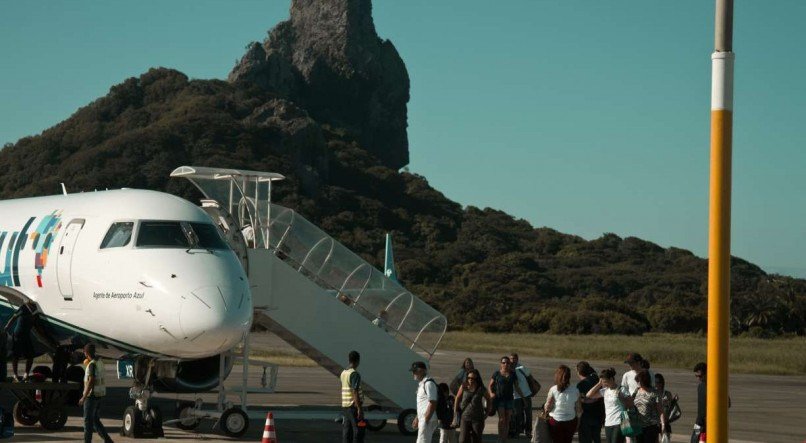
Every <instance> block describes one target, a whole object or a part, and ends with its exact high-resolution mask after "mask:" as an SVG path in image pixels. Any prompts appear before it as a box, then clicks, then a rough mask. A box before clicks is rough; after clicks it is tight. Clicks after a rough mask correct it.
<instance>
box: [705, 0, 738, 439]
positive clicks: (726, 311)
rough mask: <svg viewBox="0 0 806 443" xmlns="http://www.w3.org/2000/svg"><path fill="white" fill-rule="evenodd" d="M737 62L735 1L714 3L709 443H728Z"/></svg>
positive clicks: (709, 286)
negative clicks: (731, 244)
mask: <svg viewBox="0 0 806 443" xmlns="http://www.w3.org/2000/svg"><path fill="white" fill-rule="evenodd" d="M733 59H734V54H733V0H716V20H715V28H714V53H713V54H712V55H711V180H710V192H711V194H710V203H709V229H708V361H707V363H708V373H707V375H706V387H707V404H706V414H707V417H706V422H705V431H706V435H707V439H708V441H709V442H718V443H723V442H727V441H728V343H729V340H730V200H731V155H732V153H731V151H732V147H731V145H732V133H733Z"/></svg>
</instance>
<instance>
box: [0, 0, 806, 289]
mask: <svg viewBox="0 0 806 443" xmlns="http://www.w3.org/2000/svg"><path fill="white" fill-rule="evenodd" d="M288 5H289V2H288V1H282V2H258V1H247V2H239V3H237V4H231V3H226V4H224V3H218V2H212V1H201V2H190V1H181V2H171V3H168V4H163V3H158V2H143V3H138V4H128V3H123V2H100V1H98V2H82V3H55V4H54V3H45V2H26V3H19V4H16V3H7V4H6V8H5V9H6V11H5V12H6V13H5V14H3V15H0V50H2V52H3V54H4V55H6V63H4V64H2V65H0V143H13V142H15V141H16V140H17V139H18V138H20V137H24V136H28V135H34V134H38V133H40V132H41V131H42V130H44V129H47V128H48V127H51V126H53V125H54V124H56V123H58V122H60V121H61V120H63V119H65V118H67V117H69V116H70V115H71V114H72V113H73V112H74V111H75V110H76V109H77V108H79V107H81V106H84V105H86V104H88V103H90V102H91V101H92V100H94V99H96V98H98V97H100V96H102V95H105V94H106V93H107V92H108V90H109V88H110V87H111V86H112V85H114V84H117V83H120V82H122V81H123V80H124V79H126V78H128V77H132V76H137V75H139V74H141V73H142V72H145V71H146V70H147V69H148V68H150V67H155V66H165V67H170V68H175V69H178V70H180V71H182V72H184V73H186V74H187V75H188V76H190V77H192V78H220V79H225V78H226V75H227V73H228V72H229V70H230V69H231V68H232V67H233V65H234V61H235V59H237V58H239V57H240V56H241V55H242V54H243V48H244V46H245V45H246V44H248V43H249V42H251V41H262V40H263V39H264V38H265V36H266V31H267V30H269V29H271V28H272V27H273V26H274V25H275V24H277V23H278V22H280V21H281V20H285V19H286V18H287V17H288ZM803 13H806V4H804V3H802V2H797V1H794V0H788V1H783V0H782V1H779V2H775V3H774V4H761V3H757V2H755V3H754V2H750V1H748V0H737V1H736V21H735V29H736V31H735V42H734V50H735V52H736V53H737V58H736V92H735V95H736V112H735V121H734V126H735V128H734V188H733V196H734V199H733V214H734V218H733V254H734V255H736V256H740V257H742V258H745V259H747V260H749V261H751V262H754V263H757V264H759V265H761V266H762V267H764V268H765V270H767V271H772V272H780V273H784V274H788V275H793V276H800V277H806V256H804V254H803V253H802V252H801V251H803V250H806V235H804V228H803V220H804V219H805V218H806V195H804V193H803V192H802V190H803V189H806V177H804V175H803V174H802V173H801V171H800V170H801V169H802V166H803V165H804V164H806V152H804V150H802V149H799V148H800V146H799V141H800V140H801V139H803V137H804V135H806V128H804V126H803V125H800V124H799V120H800V117H801V116H802V111H801V110H800V107H799V105H800V103H801V102H802V101H803V98H804V96H806V91H805V90H804V87H803V86H802V83H801V80H800V79H801V78H803V77H804V74H806V62H804V61H802V60H800V58H796V57H792V56H791V54H797V53H798V50H799V49H800V46H801V45H800V43H801V42H802V41H803V39H804V37H802V36H801V33H800V27H799V24H798V21H797V18H798V17H800V16H801V15H803ZM374 18H375V25H376V28H377V30H378V34H379V35H380V36H381V37H382V38H388V39H390V40H391V41H392V42H393V43H394V45H395V47H396V48H397V50H398V52H399V53H400V55H401V57H402V58H403V60H404V61H405V63H406V66H407V68H408V71H409V76H410V78H411V101H410V103H409V139H410V148H409V149H410V155H411V163H410V165H409V167H410V169H411V170H412V171H413V172H416V173H419V174H422V175H424V176H425V177H427V178H428V180H429V181H430V182H431V183H432V184H433V185H434V186H435V187H436V188H437V189H439V190H441V191H443V192H444V193H445V194H446V195H447V196H448V197H449V198H451V199H454V200H457V201H459V202H460V203H462V204H465V205H474V206H481V207H484V206H489V207H493V208H497V209H502V210H505V211H507V212H509V213H511V214H513V215H516V216H518V217H522V218H525V219H527V220H529V221H530V222H532V223H533V224H534V225H535V226H549V227H552V228H554V229H557V230H559V231H562V232H566V233H570V234H576V235H580V236H582V237H585V238H595V237H598V236H600V235H601V234H602V233H604V232H614V233H616V234H618V235H621V236H636V237H641V238H644V239H647V240H650V241H653V242H656V243H658V244H661V245H663V246H677V247H682V248H686V249H690V250H692V251H693V252H695V253H696V254H698V255H700V256H705V255H706V252H707V251H706V248H707V204H708V203H707V202H708V195H707V192H708V146H709V123H710V120H709V99H710V53H711V52H712V49H713V37H712V36H713V5H712V4H711V2H701V1H695V0H685V1H680V2H675V3H674V4H651V5H650V4H647V3H645V2H638V1H629V2H622V3H620V4H618V5H617V6H614V5H612V4H602V3H601V2H593V1H585V2H582V3H576V4H574V5H571V4H551V3H549V2H526V1H522V2H511V3H507V5H506V8H502V7H501V6H500V5H494V4H488V3H487V2H481V1H471V2H465V3H463V4H462V8H461V9H459V8H457V7H456V6H455V5H448V4H433V3H431V2H425V1H413V2H405V3H403V2H391V1H376V2H375V3H374ZM279 172H282V171H279ZM55 192H57V190H54V193H55Z"/></svg>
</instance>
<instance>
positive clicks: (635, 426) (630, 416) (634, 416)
mask: <svg viewBox="0 0 806 443" xmlns="http://www.w3.org/2000/svg"><path fill="white" fill-rule="evenodd" d="M620 426H621V433H622V434H624V436H625V437H637V436H639V435H641V432H643V431H644V428H643V427H642V426H641V419H640V418H638V412H637V411H635V410H632V409H630V410H628V411H621V425H620Z"/></svg>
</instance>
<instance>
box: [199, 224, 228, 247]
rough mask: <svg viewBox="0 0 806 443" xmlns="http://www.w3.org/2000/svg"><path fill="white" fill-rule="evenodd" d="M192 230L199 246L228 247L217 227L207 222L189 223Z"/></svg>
mask: <svg viewBox="0 0 806 443" xmlns="http://www.w3.org/2000/svg"><path fill="white" fill-rule="evenodd" d="M190 226H191V227H192V228H193V232H195V233H196V237H197V238H198V239H199V247H200V248H203V249H228V248H229V246H227V244H226V243H224V240H222V239H221V235H219V234H218V228H216V227H215V226H213V225H211V224H207V223H191V224H190Z"/></svg>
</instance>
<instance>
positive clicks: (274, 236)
mask: <svg viewBox="0 0 806 443" xmlns="http://www.w3.org/2000/svg"><path fill="white" fill-rule="evenodd" d="M171 175H172V177H183V178H187V179H188V180H190V181H191V182H192V183H193V184H194V185H196V187H198V188H199V190H201V192H202V193H203V194H204V195H205V200H203V201H202V207H203V208H204V209H205V211H207V213H208V214H209V215H210V216H211V218H212V219H213V220H214V221H215V222H216V223H217V224H218V226H219V227H220V228H221V229H222V232H223V233H224V236H225V238H226V239H227V240H228V241H229V242H230V243H231V244H232V245H233V249H234V250H235V251H236V253H237V254H238V255H239V256H240V257H241V260H242V263H243V264H244V266H245V268H246V269H247V274H248V276H249V280H250V283H251V286H252V298H253V300H252V302H253V305H254V307H255V316H254V322H255V323H256V324H260V325H263V326H265V327H267V328H268V329H270V330H271V331H273V332H274V333H276V334H277V335H279V336H280V337H281V338H283V339H284V340H285V341H287V342H288V343H289V344H291V345H292V346H294V347H295V348H296V349H298V350H299V351H300V352H302V353H303V354H305V355H306V356H308V357H310V358H311V359H313V360H314V361H316V362H317V363H318V364H319V365H321V366H322V367H324V368H326V369H327V370H328V371H329V372H331V373H332V374H334V375H336V376H338V375H339V374H340V373H341V371H342V370H343V368H344V367H345V366H346V365H347V354H348V353H349V352H350V351H352V350H356V351H358V352H359V353H361V365H360V367H359V372H360V373H361V375H362V380H363V382H364V394H365V396H366V397H368V398H370V399H371V400H372V401H373V402H374V403H375V404H378V405H380V406H381V407H383V408H393V409H397V410H406V409H411V408H414V407H415V396H414V392H415V382H414V381H413V379H412V376H411V373H409V372H408V369H409V367H410V366H411V363H412V362H413V361H415V360H426V361H427V360H430V358H431V356H433V354H434V353H435V352H436V350H437V347H438V346H439V343H440V341H441V339H442V337H443V335H444V333H445V331H446V329H447V320H446V318H445V316H444V315H442V314H441V313H440V312H438V311H437V310H435V309H434V308H432V307H431V306H429V305H428V304H427V303H425V302H424V301H422V300H421V299H419V298H418V297H416V296H415V295H414V294H412V293H411V292H410V291H408V290H406V289H405V288H404V287H403V286H401V285H400V284H399V283H397V282H396V281H393V280H391V279H390V278H388V277H387V276H386V275H384V273H383V272H381V271H380V270H378V269H376V268H375V267H374V266H372V265H371V264H370V263H368V262H367V261H366V260H364V259H363V258H361V257H360V256H359V255H357V254H355V253H354V252H352V251H350V250H349V249H348V248H347V247H345V246H344V245H342V244H341V243H339V242H338V241H337V240H335V239H334V238H333V237H331V236H329V235H328V234H326V233H325V232H324V231H322V230H321V229H319V228H318V227H317V226H316V225H314V224H313V223H311V222H310V221H308V220H307V219H305V218H304V217H302V216H301V215H300V214H298V213H297V212H295V211H294V210H292V209H289V208H286V207H283V206H280V205H276V204H273V203H271V186H272V182H274V181H277V180H281V179H282V176H281V175H279V174H273V173H265V172H255V171H242V170H232V169H218V168H202V167H187V166H184V167H181V168H177V169H176V170H175V171H174V172H173V173H172V174H171ZM334 386H335V385H334ZM337 395H338V389H337V387H334V397H337Z"/></svg>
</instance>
